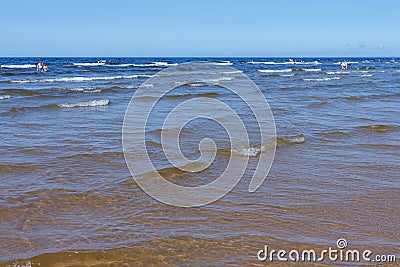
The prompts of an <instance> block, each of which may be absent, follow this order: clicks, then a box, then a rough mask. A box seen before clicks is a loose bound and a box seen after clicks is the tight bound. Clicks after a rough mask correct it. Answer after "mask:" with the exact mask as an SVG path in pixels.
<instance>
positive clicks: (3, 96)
mask: <svg viewBox="0 0 400 267" xmlns="http://www.w3.org/2000/svg"><path fill="white" fill-rule="evenodd" d="M10 97H11V96H10V95H0V100H4V99H9V98H10Z"/></svg>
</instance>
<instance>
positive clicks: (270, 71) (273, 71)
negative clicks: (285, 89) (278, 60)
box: [257, 69, 292, 73]
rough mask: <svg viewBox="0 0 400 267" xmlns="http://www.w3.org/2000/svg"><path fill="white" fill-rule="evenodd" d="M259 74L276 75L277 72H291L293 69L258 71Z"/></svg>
mask: <svg viewBox="0 0 400 267" xmlns="http://www.w3.org/2000/svg"><path fill="white" fill-rule="evenodd" d="M257 71H258V72H263V73H275V72H291V71H292V69H284V70H257Z"/></svg>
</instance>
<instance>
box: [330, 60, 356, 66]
mask: <svg viewBox="0 0 400 267" xmlns="http://www.w3.org/2000/svg"><path fill="white" fill-rule="evenodd" d="M343 62H346V63H347V64H358V63H359V62H358V61H343ZM343 62H335V63H333V64H335V65H340V64H342V63H343Z"/></svg>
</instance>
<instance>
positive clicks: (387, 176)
mask: <svg viewBox="0 0 400 267" xmlns="http://www.w3.org/2000/svg"><path fill="white" fill-rule="evenodd" d="M38 61H43V62H44V63H45V64H46V65H47V66H48V68H49V71H48V72H47V73H41V72H39V73H37V72H36V67H35V64H36V63H37V62H38ZM198 61H206V62H213V64H215V65H216V66H218V65H220V66H223V65H226V66H230V67H232V68H234V69H236V70H238V71H239V72H240V73H243V74H244V75H246V76H248V77H249V78H250V79H251V80H252V81H253V82H254V83H255V84H256V85H257V86H258V88H259V89H260V90H261V92H262V94H263V95H264V97H265V99H266V100H267V101H268V103H269V106H270V109H271V111H272V114H273V118H274V123H275V127H276V152H275V158H274V161H273V163H272V167H271V169H270V172H269V174H268V176H267V178H266V179H265V181H264V182H263V183H262V185H261V186H260V187H259V188H258V190H256V191H255V192H252V193H250V192H249V191H248V184H249V177H251V172H252V171H253V169H254V168H255V166H256V165H255V164H250V165H249V166H248V168H247V170H246V174H245V176H244V179H242V180H241V181H240V182H239V183H238V184H237V185H236V187H235V188H234V189H233V190H232V191H231V192H230V193H228V194H227V195H225V196H224V197H222V198H221V199H219V200H217V201H215V202H213V203H210V204H208V205H204V206H200V207H194V208H185V207H176V206H171V205H168V204H165V203H162V202H160V201H158V200H156V199H154V198H153V197H151V196H149V195H148V194H146V192H145V191H143V190H142V189H141V187H140V186H139V185H138V184H137V183H136V182H135V180H134V179H133V178H132V175H131V173H130V171H129V169H128V167H127V164H126V161H125V157H124V153H123V144H122V128H123V122H124V116H125V112H126V110H127V107H128V105H129V103H130V100H131V98H132V97H133V96H134V94H135V92H136V91H137V90H138V88H140V87H141V85H142V84H143V83H144V82H146V81H147V80H148V79H149V78H151V77H153V76H154V75H157V73H158V72H160V71H162V70H165V69H167V68H169V67H174V66H179V64H181V63H187V62H198ZM343 61H347V62H348V70H345V71H343V70H341V68H340V63H341V62H343ZM0 64H1V68H0V140H1V141H0V181H1V183H0V266H265V265H267V264H268V263H269V264H272V265H274V266H289V265H290V264H291V263H290V262H279V261H277V260H276V259H275V261H271V260H270V261H261V260H260V259H258V257H257V253H258V252H259V251H260V250H262V249H264V248H265V246H268V248H269V249H270V250H273V249H274V250H280V249H283V250H287V251H290V250H302V249H315V250H316V251H321V250H324V249H328V248H329V247H332V248H336V249H338V244H337V241H338V240H339V239H341V240H342V241H343V240H345V241H346V242H347V243H346V245H347V248H348V249H358V250H360V251H363V250H371V251H372V255H389V254H390V255H392V254H393V255H397V263H399V258H400V219H399V218H400V171H399V166H400V58H294V60H293V61H290V60H289V58H83V57H81V58H70V57H69V58H23V57H19V58H0ZM223 75H224V77H227V78H228V79H229V78H230V75H231V74H229V73H226V74H223ZM231 78H232V77H231ZM178 89H179V90H175V91H173V92H171V94H170V95H166V96H165V97H163V98H162V100H160V101H163V102H162V103H164V105H161V106H160V110H161V109H163V108H164V111H165V108H166V107H167V108H171V107H174V106H177V105H178V104H179V103H182V102H184V101H186V100H189V99H192V98H196V97H200V96H201V97H206V98H212V99H216V100H219V101H221V102H224V103H227V104H228V105H229V106H231V107H232V108H233V109H234V110H239V111H238V113H240V114H239V115H240V117H241V118H242V120H244V121H245V123H247V124H248V125H250V127H251V125H252V122H253V117H251V116H250V114H248V112H250V111H249V110H248V109H241V108H240V105H241V104H240V103H241V102H240V101H235V99H234V97H235V96H233V95H232V93H231V92H230V91H229V90H224V89H223V88H222V89H221V88H220V87H219V86H218V84H217V83H207V84H205V83H193V82H188V83H187V84H183V85H181V86H180V87H179V88H178ZM143 101H149V100H148V99H143ZM178 115H179V114H178ZM182 115H183V114H182ZM156 122H157V120H156ZM154 125H155V126H154ZM154 125H153V126H154V127H155V128H154V127H153V128H152V129H151V131H149V132H148V133H146V134H148V138H149V140H150V141H149V142H148V146H149V150H151V149H153V150H154V151H159V150H160V147H161V142H162V140H161V139H160V138H159V137H160V132H161V129H162V126H163V124H162V123H161V122H160V121H158V124H157V123H156V124H154ZM157 125H158V126H157ZM184 134H186V135H185V136H184V137H185V138H186V139H185V141H184V142H183V144H184V150H185V153H188V154H189V155H190V156H194V157H195V156H196V155H198V154H199V142H198V141H199V140H201V139H202V138H211V139H212V138H217V139H218V138H222V139H224V137H226V135H225V132H224V129H223V127H221V125H219V124H215V123H213V122H212V121H208V120H207V121H204V120H203V121H202V120H200V121H199V122H197V123H196V122H193V124H191V125H188V126H187V127H186V128H185V131H184ZM146 136H147V135H146ZM225 139H226V138H225ZM216 145H217V146H218V150H217V151H218V152H217V156H216V162H215V164H214V163H213V164H212V165H210V166H209V168H208V169H207V170H206V171H205V172H200V173H185V172H182V171H181V170H179V169H177V168H174V167H171V166H169V165H168V164H164V162H163V161H164V160H165V157H161V156H160V157H157V156H153V157H152V160H153V163H154V166H155V168H157V171H159V172H160V173H162V175H163V176H165V177H167V178H168V179H170V180H171V181H173V182H174V183H176V184H181V185H185V186H196V185H200V184H205V183H207V182H210V181H212V180H213V179H215V178H216V177H218V175H219V174H220V173H221V171H223V169H224V167H225V166H226V163H227V159H228V158H229V156H231V154H232V153H231V150H229V148H230V147H229V143H228V142H226V140H225V141H224V140H222V141H221V142H220V141H218V142H216ZM267 149H268V148H267ZM265 150H266V149H265V148H264V147H263V144H262V143H259V142H257V140H255V141H254V142H252V143H251V147H248V148H243V150H242V151H241V153H238V154H236V155H234V156H235V157H241V156H242V157H243V156H248V157H249V159H250V163H252V162H253V163H254V162H256V161H257V159H258V158H260V156H261V155H262V154H263V153H266V151H265ZM134 153H135V152H133V154H134ZM138 153H139V152H138ZM157 153H159V152H157ZM161 153H162V151H161ZM240 154H241V155H240ZM243 154H244V155H243ZM244 158H245V157H244ZM244 158H243V160H244ZM239 159H240V158H239ZM260 164H263V162H261V163H260ZM246 175H247V176H246ZM246 177H247V178H246ZM293 264H295V263H293ZM303 264H305V265H304V266H325V265H326V266H328V265H332V264H333V265H336V266H349V265H356V266H359V265H360V264H361V263H360V262H358V263H357V262H356V263H354V262H344V261H336V262H332V261H329V260H325V261H322V262H307V263H303ZM363 264H367V265H368V263H363ZM363 266H364V265H363Z"/></svg>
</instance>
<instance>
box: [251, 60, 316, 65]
mask: <svg viewBox="0 0 400 267" xmlns="http://www.w3.org/2000/svg"><path fill="white" fill-rule="evenodd" d="M247 63H249V64H265V65H319V64H322V63H320V62H318V61H308V62H304V61H294V62H290V61H287V62H274V61H250V62H247Z"/></svg>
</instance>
